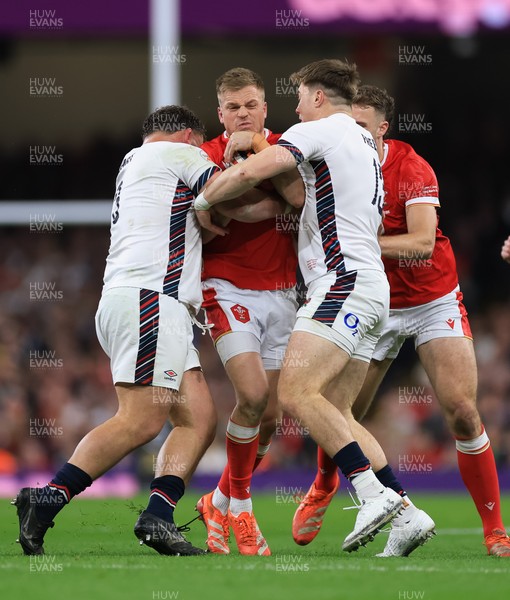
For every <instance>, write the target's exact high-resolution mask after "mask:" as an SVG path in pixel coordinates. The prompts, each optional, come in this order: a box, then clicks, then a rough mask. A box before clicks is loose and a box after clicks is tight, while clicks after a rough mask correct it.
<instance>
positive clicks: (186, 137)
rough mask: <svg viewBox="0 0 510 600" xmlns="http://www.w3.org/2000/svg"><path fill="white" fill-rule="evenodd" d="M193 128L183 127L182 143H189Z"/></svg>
mask: <svg viewBox="0 0 510 600" xmlns="http://www.w3.org/2000/svg"><path fill="white" fill-rule="evenodd" d="M192 132H193V130H192V129H191V127H187V128H186V129H183V131H182V141H183V143H184V144H191V141H190V140H191V134H192Z"/></svg>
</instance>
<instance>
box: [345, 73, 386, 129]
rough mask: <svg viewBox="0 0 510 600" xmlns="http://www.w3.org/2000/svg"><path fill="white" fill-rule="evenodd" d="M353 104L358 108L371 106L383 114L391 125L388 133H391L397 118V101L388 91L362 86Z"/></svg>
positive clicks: (371, 86)
mask: <svg viewBox="0 0 510 600" xmlns="http://www.w3.org/2000/svg"><path fill="white" fill-rule="evenodd" d="M352 103H353V104H357V105H358V106H371V107H372V108H374V109H375V110H376V111H377V112H379V113H381V114H382V115H383V116H384V120H385V121H388V124H389V127H388V131H387V132H386V133H388V132H389V131H390V129H391V123H392V121H393V117H394V116H395V100H394V98H393V97H392V96H390V95H389V94H388V92H387V91H386V90H384V89H382V88H379V87H377V86H375V85H361V86H360V87H359V88H358V93H357V94H356V96H355V97H354V100H353V101H352Z"/></svg>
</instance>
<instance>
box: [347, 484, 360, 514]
mask: <svg viewBox="0 0 510 600" xmlns="http://www.w3.org/2000/svg"><path fill="white" fill-rule="evenodd" d="M347 491H348V492H349V496H350V497H351V500H352V502H353V506H344V508H343V509H344V510H359V509H360V508H361V507H362V506H363V504H364V502H363V501H361V502H359V499H358V502H356V498H355V497H354V496H353V494H352V492H351V490H350V489H349V488H347Z"/></svg>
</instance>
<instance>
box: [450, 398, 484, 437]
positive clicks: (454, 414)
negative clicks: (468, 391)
mask: <svg viewBox="0 0 510 600" xmlns="http://www.w3.org/2000/svg"><path fill="white" fill-rule="evenodd" d="M448 422H449V424H450V429H451V431H452V433H453V434H454V435H455V436H457V437H463V438H466V437H467V438H474V437H476V436H478V435H479V434H480V427H481V424H480V415H479V414H478V411H477V409H476V407H475V406H473V405H471V404H470V403H468V402H461V403H459V404H456V405H455V406H453V407H451V409H450V410H449V411H448Z"/></svg>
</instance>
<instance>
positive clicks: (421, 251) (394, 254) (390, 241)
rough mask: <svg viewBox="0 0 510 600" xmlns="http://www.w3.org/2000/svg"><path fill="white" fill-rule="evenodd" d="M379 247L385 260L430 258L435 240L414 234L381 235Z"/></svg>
mask: <svg viewBox="0 0 510 600" xmlns="http://www.w3.org/2000/svg"><path fill="white" fill-rule="evenodd" d="M379 245H380V247H381V254H382V255H383V256H384V257H385V258H396V259H399V258H402V257H403V256H405V257H407V258H410V257H413V258H417V259H420V258H430V257H431V256H432V253H433V251H434V245H435V238H434V239H431V238H430V237H429V236H425V235H416V234H414V233H403V234H401V235H382V236H380V237H379Z"/></svg>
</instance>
